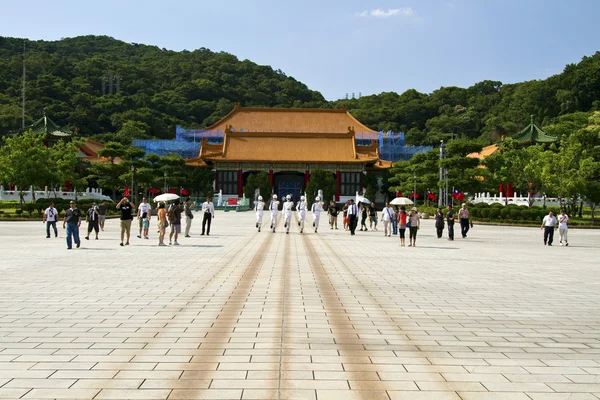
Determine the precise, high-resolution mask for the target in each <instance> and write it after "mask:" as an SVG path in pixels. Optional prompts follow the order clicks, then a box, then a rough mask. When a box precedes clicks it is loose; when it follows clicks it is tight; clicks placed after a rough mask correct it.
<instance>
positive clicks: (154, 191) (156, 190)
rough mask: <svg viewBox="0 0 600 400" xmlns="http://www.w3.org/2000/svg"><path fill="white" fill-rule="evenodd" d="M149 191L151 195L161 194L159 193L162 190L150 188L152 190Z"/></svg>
mask: <svg viewBox="0 0 600 400" xmlns="http://www.w3.org/2000/svg"><path fill="white" fill-rule="evenodd" d="M148 191H149V192H150V193H151V194H159V193H160V190H158V189H155V188H153V187H150V189H148Z"/></svg>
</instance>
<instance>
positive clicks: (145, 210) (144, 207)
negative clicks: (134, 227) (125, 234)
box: [137, 197, 152, 239]
mask: <svg viewBox="0 0 600 400" xmlns="http://www.w3.org/2000/svg"><path fill="white" fill-rule="evenodd" d="M151 210H152V206H151V205H150V203H148V199H147V198H146V197H144V198H142V203H141V204H140V206H139V207H138V210H137V219H138V225H139V227H140V231H139V234H138V235H137V237H138V238H139V239H141V238H142V237H143V238H144V239H148V234H147V232H146V234H145V235H144V236H142V230H144V219H145V218H148V227H150V211H151Z"/></svg>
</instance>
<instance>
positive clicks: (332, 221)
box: [327, 200, 338, 229]
mask: <svg viewBox="0 0 600 400" xmlns="http://www.w3.org/2000/svg"><path fill="white" fill-rule="evenodd" d="M327 214H329V228H330V229H333V228H334V226H335V229H337V228H338V227H337V217H338V208H337V206H336V205H335V202H334V201H333V200H332V201H331V202H330V203H329V207H327Z"/></svg>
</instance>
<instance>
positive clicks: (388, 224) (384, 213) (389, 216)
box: [381, 202, 394, 236]
mask: <svg viewBox="0 0 600 400" xmlns="http://www.w3.org/2000/svg"><path fill="white" fill-rule="evenodd" d="M381 219H382V221H383V235H384V236H392V220H393V219H394V209H393V208H392V207H390V203H388V202H386V203H385V207H383V210H381Z"/></svg>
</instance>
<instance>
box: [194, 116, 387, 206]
mask: <svg viewBox="0 0 600 400" xmlns="http://www.w3.org/2000/svg"><path fill="white" fill-rule="evenodd" d="M196 132H198V137H199V138H201V139H200V151H199V154H198V157H196V158H192V159H188V160H187V165H188V166H195V167H205V168H213V169H214V170H215V171H216V179H215V190H216V191H217V192H218V191H222V193H223V195H224V197H233V196H239V197H241V196H242V193H243V187H244V185H245V184H246V181H247V178H248V176H249V175H250V174H253V173H257V172H259V171H268V172H269V176H270V179H271V183H272V184H273V190H274V192H275V193H276V194H277V195H279V196H285V195H287V194H291V195H292V196H293V197H294V198H295V199H297V198H298V197H299V196H300V195H301V193H303V192H304V191H305V189H306V186H307V184H308V181H309V179H310V171H312V170H316V169H320V170H325V171H329V172H331V173H332V174H333V175H334V177H335V179H336V182H337V191H336V195H335V197H336V201H346V200H347V199H349V198H353V197H354V196H355V195H356V192H357V191H360V190H361V188H362V182H363V175H364V173H365V172H366V171H370V170H375V171H376V170H384V169H387V168H390V167H391V165H392V163H391V161H384V160H380V158H379V151H378V146H377V138H378V135H379V132H376V131H374V130H372V129H370V128H368V127H366V126H365V125H363V124H362V123H360V122H359V121H358V120H356V119H355V118H354V117H353V116H352V115H351V114H350V113H349V112H348V111H347V110H346V109H345V108H343V109H307V108H246V107H240V106H239V105H236V107H235V108H234V110H233V111H232V112H231V113H229V114H228V115H227V116H225V117H224V118H223V119H222V120H220V121H219V122H217V123H216V124H214V125H212V126H210V127H208V128H206V129H204V130H201V131H196Z"/></svg>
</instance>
